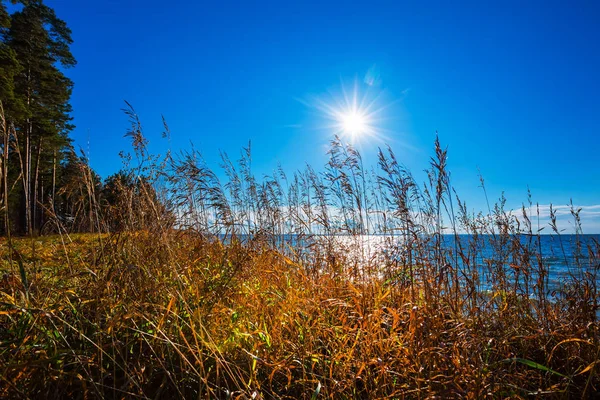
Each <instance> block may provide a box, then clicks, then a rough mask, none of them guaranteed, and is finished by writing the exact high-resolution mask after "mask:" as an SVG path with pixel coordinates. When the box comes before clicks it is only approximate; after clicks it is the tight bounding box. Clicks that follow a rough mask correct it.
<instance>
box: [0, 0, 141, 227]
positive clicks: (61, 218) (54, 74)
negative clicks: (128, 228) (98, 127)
mask: <svg viewBox="0 0 600 400" xmlns="http://www.w3.org/2000/svg"><path fill="white" fill-rule="evenodd" d="M72 42H73V40H72V37H71V30H70V29H69V27H68V26H67V24H66V23H65V21H63V20H61V19H60V18H59V17H57V15H56V14H55V12H54V10H53V9H52V8H50V7H49V6H47V5H46V4H44V2H43V1H42V0H11V1H10V2H6V1H0V133H1V134H2V140H1V143H0V148H1V150H2V157H1V159H0V183H1V187H2V189H1V193H0V209H1V211H2V212H1V213H0V219H1V222H2V223H1V227H0V233H2V234H7V233H11V232H12V233H13V234H19V235H24V234H34V235H35V234H39V233H40V232H44V231H56V226H55V225H56V222H57V221H58V222H60V223H61V224H62V225H63V226H64V227H66V228H68V229H69V230H70V231H89V230H91V229H92V228H93V219H92V218H91V216H90V215H89V214H90V210H91V208H90V200H91V199H92V196H93V197H94V199H95V200H98V199H99V198H103V199H105V200H106V201H104V202H103V204H105V205H106V204H107V203H106V202H107V201H110V199H114V198H115V194H114V190H115V187H118V186H119V185H121V183H122V184H125V185H127V184H129V185H133V183H132V178H131V177H127V176H125V174H123V173H120V174H115V175H113V176H111V177H109V178H108V179H107V180H106V181H105V182H101V179H100V177H99V176H98V175H97V174H95V173H94V172H93V171H92V170H91V169H90V168H89V166H88V165H87V162H86V160H85V156H84V155H83V154H78V152H77V151H76V150H75V149H74V147H73V145H72V141H71V138H70V137H69V134H70V133H71V131H72V130H73V129H74V125H73V124H72V119H73V118H72V117H71V111H72V107H71V104H70V99H71V93H72V91H73V82H72V81H71V79H69V78H68V77H67V76H66V75H65V72H64V71H68V69H69V68H72V67H74V66H75V64H76V60H75V57H74V56H73V54H72V53H71V50H70V46H71V44H72ZM90 188H91V189H92V191H94V192H95V193H91V192H90ZM111 191H113V192H112V193H111ZM96 211H97V210H96Z"/></svg>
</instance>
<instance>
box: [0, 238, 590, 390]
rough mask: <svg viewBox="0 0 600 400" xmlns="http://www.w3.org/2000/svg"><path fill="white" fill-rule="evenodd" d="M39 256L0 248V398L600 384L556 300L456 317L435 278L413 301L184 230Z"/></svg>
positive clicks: (511, 297)
mask: <svg viewBox="0 0 600 400" xmlns="http://www.w3.org/2000/svg"><path fill="white" fill-rule="evenodd" d="M63 242H64V243H63ZM33 245H34V246H35V247H36V250H35V253H32V239H19V240H17V241H15V243H14V247H15V251H14V252H13V260H14V261H13V265H12V266H11V265H9V263H8V259H9V254H8V251H9V250H8V246H7V244H6V242H3V246H2V251H3V254H2V259H4V260H6V261H5V262H4V264H3V266H2V269H3V271H4V275H3V277H2V280H1V281H0V296H2V299H1V300H0V301H1V303H0V304H1V305H0V307H1V308H0V360H1V362H0V379H1V382H2V384H0V388H1V389H0V397H2V398H19V397H33V398H65V397H70V398H102V397H106V398H123V397H131V398H134V397H141V398H172V397H185V398H192V397H196V398H197V397H201V398H265V399H266V398H290V399H292V398H307V399H308V398H434V397H444V398H448V397H452V398H485V397H512V398H526V397H530V396H537V395H543V396H547V397H553V398H554V397H556V398H569V397H571V396H584V395H591V393H593V392H595V391H596V390H598V388H599V385H600V379H599V378H598V372H597V370H598V368H599V366H598V365H597V363H598V359H599V358H598V355H599V353H598V351H599V348H600V347H599V346H598V323H597V321H595V320H594V321H590V320H589V319H587V320H586V319H585V316H584V315H581V313H580V312H579V309H578V308H576V307H570V308H569V307H568V306H567V305H566V304H564V303H563V302H561V301H556V302H553V303H550V304H547V305H546V306H545V308H544V309H543V315H539V314H536V313H540V312H542V311H540V310H541V309H540V308H539V306H538V305H535V304H532V302H531V301H530V302H526V301H525V300H523V299H520V298H519V297H518V296H516V294H515V293H503V294H500V293H494V294H490V295H489V296H488V297H487V298H482V299H481V300H480V301H479V302H478V304H476V305H474V306H473V305H468V303H466V302H462V306H459V305H458V304H457V303H456V300H455V298H454V296H453V295H452V294H449V295H444V294H438V295H436V296H432V295H431V293H435V292H436V291H439V290H442V288H441V287H433V286H435V285H437V284H438V283H436V281H434V280H433V279H432V280H431V281H430V282H429V283H428V285H425V282H415V285H413V286H414V287H416V296H413V295H414V293H413V292H412V291H411V290H412V289H411V286H410V285H402V284H399V283H390V282H389V281H385V280H383V279H379V278H376V277H372V278H369V279H362V280H360V281H358V280H355V279H353V278H351V277H350V276H349V274H346V275H344V274H340V273H336V272H334V271H333V270H331V271H329V270H327V269H323V270H321V271H319V272H318V273H308V272H307V271H308V270H307V266H306V265H300V264H298V263H297V262H296V261H293V260H291V259H290V258H288V257H287V256H284V255H282V254H281V253H279V252H277V251H274V250H271V249H269V248H268V247H267V246H264V244H261V243H246V244H244V245H242V244H240V243H231V244H223V243H221V242H219V241H216V240H213V241H210V240H207V239H203V238H202V237H199V236H195V235H192V234H189V233H181V232H176V231H170V232H167V233H163V234H162V235H157V234H153V233H150V232H143V231H141V232H137V233H129V234H119V235H91V234H89V235H74V236H71V237H70V238H69V237H62V238H61V237H59V236H51V237H45V238H41V239H35V240H34V242H33ZM17 253H18V254H17ZM19 254H20V255H19ZM19 257H20V259H19V260H17V259H18V258H19ZM19 263H22V265H23V267H24V268H25V269H26V270H27V271H28V272H27V276H26V279H27V283H26V286H25V284H24V281H23V277H22V276H21V275H20V273H19ZM424 276H427V275H424ZM426 287H429V288H430V289H426ZM426 290H431V291H432V292H431V293H430V294H427V293H426ZM427 297H429V300H426V298H427Z"/></svg>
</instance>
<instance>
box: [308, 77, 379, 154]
mask: <svg viewBox="0 0 600 400" xmlns="http://www.w3.org/2000/svg"><path fill="white" fill-rule="evenodd" d="M330 98H331V100H330V101H325V100H323V99H318V100H317V101H316V104H315V106H316V108H317V109H318V110H319V111H320V112H321V113H322V114H323V115H324V117H325V120H326V123H325V126H324V128H325V129H327V131H329V132H332V133H333V134H334V135H337V136H339V137H341V138H343V139H345V140H347V141H348V142H351V143H353V144H355V143H357V142H366V141H369V140H373V139H378V140H381V139H383V137H382V132H383V129H382V126H381V125H382V111H383V110H384V109H385V108H386V106H381V104H379V94H376V95H373V94H372V93H369V92H365V93H361V91H360V88H359V86H358V84H357V83H355V84H354V85H352V88H351V89H350V90H347V88H346V87H344V85H343V84H342V85H341V93H339V94H338V95H335V94H333V93H331V96H330Z"/></svg>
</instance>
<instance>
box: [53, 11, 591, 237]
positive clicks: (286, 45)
mask: <svg viewBox="0 0 600 400" xmlns="http://www.w3.org/2000/svg"><path fill="white" fill-rule="evenodd" d="M47 3H48V4H49V5H50V6H51V7H53V8H54V9H55V10H56V12H57V14H58V16H59V17H61V18H62V19H64V20H65V21H66V22H67V23H68V25H69V26H70V27H71V29H72V30H73V39H74V41H75V42H74V44H73V46H72V51H73V53H74V55H75V57H76V58H77V60H78V65H77V66H76V67H75V68H74V69H72V70H70V71H68V75H69V76H70V77H71V78H72V79H73V80H74V82H75V89H74V93H73V98H72V104H73V108H74V113H73V116H74V117H75V121H74V122H75V124H76V125H77V128H76V130H75V131H74V133H73V137H74V139H75V143H76V144H77V145H78V146H81V147H82V148H84V149H86V151H88V149H89V155H90V159H91V164H92V166H93V167H94V168H95V169H96V170H97V171H98V172H99V173H100V174H101V175H102V176H107V175H109V174H111V173H113V172H116V171H117V170H118V169H119V167H120V165H121V164H120V160H119V157H118V153H119V151H120V150H122V149H127V146H128V143H127V140H126V139H124V138H123V134H124V132H125V131H126V130H127V127H128V124H127V118H126V117H125V116H124V114H123V113H122V112H121V111H120V110H121V108H123V106H124V102H123V100H127V101H129V102H130V103H132V104H133V105H134V106H135V108H136V110H137V112H138V114H139V115H140V117H141V118H142V122H143V123H144V126H145V133H146V135H147V136H148V138H149V139H150V141H151V144H152V149H153V150H154V151H157V152H164V151H165V150H166V149H167V147H168V146H171V148H172V149H173V150H177V149H182V148H186V147H189V143H190V141H192V142H193V143H194V145H195V147H196V148H198V149H200V150H201V151H202V153H203V154H204V156H205V158H206V160H207V161H208V162H209V164H211V165H212V166H215V167H217V166H218V162H219V159H218V157H219V150H223V151H226V152H227V153H229V154H230V155H232V156H233V158H237V155H238V154H239V152H240V150H241V148H242V146H244V145H246V144H247V143H248V141H249V140H251V141H252V148H253V153H254V161H253V165H254V168H255V171H256V172H257V174H258V175H259V176H260V175H262V174H267V173H270V172H271V171H272V170H273V169H275V168H276V166H277V163H278V162H280V163H281V164H282V165H283V167H284V168H285V169H286V170H287V171H290V172H291V171H292V170H294V169H297V168H302V166H303V165H304V163H306V162H308V163H310V164H311V165H313V166H315V167H319V166H321V165H323V164H324V163H325V162H326V156H325V146H326V144H327V142H328V141H329V140H330V139H331V135H332V132H331V129H327V128H326V127H327V121H326V118H324V115H323V113H322V112H321V111H320V110H319V109H318V108H317V107H315V104H317V103H318V102H319V101H323V102H335V101H336V100H338V99H339V98H340V93H341V91H342V88H346V89H349V88H351V87H353V85H354V83H356V84H357V86H358V89H359V90H360V92H361V93H364V94H365V95H366V96H368V97H369V98H373V97H375V96H378V103H377V104H378V105H381V106H386V108H385V110H384V111H382V112H381V113H380V114H379V115H378V117H379V118H378V119H377V121H376V124H375V125H376V127H377V128H378V129H379V130H380V131H381V132H382V133H384V134H385V137H386V139H385V142H388V143H389V144H390V145H391V146H392V148H393V149H394V151H395V152H396V155H397V156H398V158H399V159H400V160H401V161H402V162H403V163H404V164H406V166H408V167H409V168H410V169H412V170H413V171H414V172H415V175H417V177H418V178H421V179H424V176H423V174H421V171H422V170H423V169H424V168H426V167H427V164H428V162H429V157H430V155H431V154H432V146H433V141H434V138H435V132H436V131H438V132H439V136H440V139H441V141H442V143H443V144H445V145H447V146H448V148H449V167H450V170H451V171H452V178H453V182H454V185H455V186H456V188H457V190H458V192H459V194H460V195H461V197H463V198H464V199H465V200H466V201H467V204H468V205H469V208H471V209H475V210H479V209H483V208H484V207H483V205H484V203H485V199H484V197H483V193H482V191H481V189H480V188H479V179H478V169H479V170H480V171H481V173H482V175H483V176H484V178H485V181H486V186H487V190H488V195H489V196H490V198H491V200H494V199H496V198H498V197H499V196H500V195H501V193H502V192H503V191H504V193H505V195H506V197H507V199H508V206H509V207H518V206H519V205H520V204H521V203H522V202H525V201H526V200H527V188H528V187H529V188H530V189H531V191H532V194H533V200H534V202H539V203H540V204H548V203H550V202H552V203H555V204H559V205H564V204H566V203H568V202H569V200H570V199H573V202H574V203H575V204H576V205H581V206H585V207H586V209H585V218H584V230H585V231H587V232H588V233H591V232H600V208H599V207H594V206H595V205H598V204H600V162H599V158H598V155H599V153H600V134H599V129H598V126H599V122H600V97H599V93H600V74H599V73H598V71H600V51H599V47H598V46H599V43H600V24H598V21H599V20H600V3H598V2H596V1H589V2H564V1H562V2H552V1H544V2H522V1H518V2H495V4H492V2H481V1H477V2H439V3H438V2H401V1H391V2H375V1H369V2H348V1H344V2H327V1H318V2H309V1H302V2H281V1H278V2H260V3H259V2H237V1H236V2H232V1H218V2H203V1H199V2H196V1H186V2H184V1H172V2H164V1H154V0H143V1H142V0H123V1H116V0H103V1H96V2H88V1H80V0H47ZM500 3H501V4H500ZM369 71H371V72H370V73H371V75H370V76H371V77H372V76H373V74H374V76H376V80H375V84H374V85H372V86H369V85H367V84H366V83H365V82H364V78H365V75H366V74H367V73H368V72H369ZM161 115H164V116H165V118H166V119H167V121H168V123H169V125H170V128H171V131H172V140H171V143H170V144H169V143H167V142H165V141H163V140H161V138H160V136H161V132H162V125H161ZM383 142H384V140H382V139H366V138H365V139H363V140H360V142H359V143H358V146H359V147H360V148H361V150H362V151H363V153H364V155H365V158H366V161H367V163H368V164H374V157H373V154H374V152H375V150H376V148H377V147H378V146H382V145H383V144H384V143H383ZM586 228H587V229H586Z"/></svg>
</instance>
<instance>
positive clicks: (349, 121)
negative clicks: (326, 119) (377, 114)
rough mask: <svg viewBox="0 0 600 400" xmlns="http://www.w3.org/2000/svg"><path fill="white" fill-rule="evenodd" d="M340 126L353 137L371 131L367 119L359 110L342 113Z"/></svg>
mask: <svg viewBox="0 0 600 400" xmlns="http://www.w3.org/2000/svg"><path fill="white" fill-rule="evenodd" d="M340 124H341V125H342V129H343V130H344V132H345V133H347V134H349V135H351V136H353V137H354V136H359V135H361V134H363V133H365V132H367V131H368V129H369V121H368V119H367V117H366V116H365V115H364V114H362V113H361V112H360V111H358V110H351V111H349V112H345V113H340Z"/></svg>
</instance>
